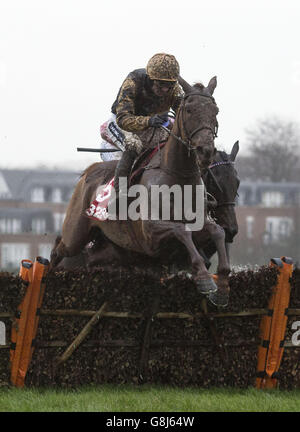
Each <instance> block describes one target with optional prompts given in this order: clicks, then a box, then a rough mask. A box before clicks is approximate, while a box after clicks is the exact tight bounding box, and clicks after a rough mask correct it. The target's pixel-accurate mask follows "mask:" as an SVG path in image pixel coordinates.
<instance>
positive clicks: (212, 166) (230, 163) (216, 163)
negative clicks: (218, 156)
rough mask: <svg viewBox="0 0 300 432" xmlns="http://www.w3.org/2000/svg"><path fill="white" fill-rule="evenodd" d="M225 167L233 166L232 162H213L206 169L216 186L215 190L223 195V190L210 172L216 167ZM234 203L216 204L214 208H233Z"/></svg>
mask: <svg viewBox="0 0 300 432" xmlns="http://www.w3.org/2000/svg"><path fill="white" fill-rule="evenodd" d="M225 165H234V162H233V161H229V160H227V161H220V162H213V163H212V164H211V165H209V167H208V168H207V172H208V173H209V175H210V176H211V178H212V179H213V181H214V183H215V185H216V186H217V188H218V189H219V191H220V192H221V193H223V189H222V187H221V186H220V184H219V182H218V180H217V179H216V177H215V175H214V174H213V172H212V171H211V170H212V169H213V168H215V167H218V166H225ZM235 204H236V203H235V201H224V202H220V203H219V202H217V205H216V207H215V208H219V207H228V206H235Z"/></svg>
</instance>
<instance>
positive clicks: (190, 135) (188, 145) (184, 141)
mask: <svg viewBox="0 0 300 432" xmlns="http://www.w3.org/2000/svg"><path fill="white" fill-rule="evenodd" d="M190 96H201V97H206V98H209V99H211V100H212V101H213V102H214V104H215V105H216V103H215V99H214V98H213V97H212V96H210V95H206V94H203V93H201V92H199V91H192V92H189V93H187V94H186V95H185V96H184V98H183V103H182V104H181V106H180V108H179V112H178V117H179V116H180V115H181V117H182V129H183V132H184V135H185V137H186V139H182V138H181V137H179V136H177V135H175V134H174V133H173V132H172V131H170V130H169V129H168V128H166V127H164V126H162V128H163V129H164V130H166V131H167V132H168V133H169V134H170V135H171V136H172V137H174V138H175V139H176V140H177V141H179V142H180V143H181V144H183V145H184V146H185V147H186V148H187V149H188V152H189V155H190V152H191V150H193V151H196V150H197V148H195V147H193V146H192V144H191V142H192V139H193V137H194V136H195V135H196V133H198V132H200V131H201V130H204V129H208V130H210V131H211V132H212V134H213V137H214V138H216V137H217V136H218V135H217V133H218V122H217V123H216V126H215V128H214V129H213V128H211V127H210V126H200V127H198V128H196V129H194V130H193V131H192V132H190V133H189V132H188V131H187V130H186V127H185V121H186V119H185V116H184V113H185V110H184V108H185V102H186V100H187V99H188V98H189V97H190Z"/></svg>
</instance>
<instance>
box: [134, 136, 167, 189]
mask: <svg viewBox="0 0 300 432" xmlns="http://www.w3.org/2000/svg"><path fill="white" fill-rule="evenodd" d="M166 142H167V141H162V142H160V143H159V144H158V145H157V146H155V147H154V148H153V147H152V148H147V149H146V150H144V151H143V152H142V153H141V154H140V155H139V156H138V157H137V158H136V159H135V161H134V163H133V166H132V169H131V174H130V178H129V186H131V185H133V184H136V183H137V182H138V180H139V178H140V177H141V175H142V174H143V172H144V171H145V170H146V169H150V168H159V163H158V164H157V165H150V161H151V159H152V158H153V157H154V156H155V155H156V153H157V152H159V151H160V150H161V149H162V148H163V147H164V146H165V144H166Z"/></svg>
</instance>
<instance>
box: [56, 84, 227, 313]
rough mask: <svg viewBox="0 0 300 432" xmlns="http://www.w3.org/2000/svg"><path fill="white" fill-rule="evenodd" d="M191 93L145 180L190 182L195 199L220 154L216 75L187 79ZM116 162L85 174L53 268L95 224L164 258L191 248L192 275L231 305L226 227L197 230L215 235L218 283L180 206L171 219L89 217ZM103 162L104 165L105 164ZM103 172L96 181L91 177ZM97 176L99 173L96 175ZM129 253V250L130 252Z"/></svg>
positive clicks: (202, 239)
mask: <svg viewBox="0 0 300 432" xmlns="http://www.w3.org/2000/svg"><path fill="white" fill-rule="evenodd" d="M180 83H181V85H182V87H183V89H184V91H185V96H184V99H183V101H182V104H181V106H180V108H179V109H178V112H177V115H176V118H175V122H174V125H173V128H172V133H171V135H170V137H169V139H168V140H167V143H166V144H165V146H164V147H163V148H162V149H161V151H160V152H157V153H156V155H155V156H154V157H153V159H152V161H151V165H153V168H152V169H151V168H150V169H147V170H145V171H144V172H143V174H142V176H141V178H140V182H139V183H140V184H141V185H143V186H144V187H145V188H146V189H147V191H148V192H149V197H150V196H151V186H152V185H158V186H161V185H167V186H168V187H169V188H171V187H172V186H173V185H179V186H180V187H181V188H182V190H184V186H185V185H190V186H191V187H192V191H193V202H195V194H196V186H197V185H202V184H203V183H202V179H201V169H205V168H207V167H208V166H209V165H210V164H211V162H212V160H213V157H214V155H215V152H216V150H215V147H214V138H215V132H216V128H217V119H216V116H217V113H218V108H217V105H216V103H215V100H214V98H213V96H212V95H213V92H214V89H215V87H216V78H213V79H211V80H210V82H209V84H208V86H207V87H203V86H201V85H200V86H199V85H197V84H196V85H195V86H190V85H189V84H187V83H186V82H185V81H183V80H181V82H180ZM114 162H115V161H112V162H102V163H100V164H93V165H92V166H91V167H89V168H88V169H86V170H85V171H84V173H83V175H82V176H81V178H80V180H79V182H78V184H77V186H76V188H75V190H74V193H73V195H72V198H71V201H70V203H69V206H68V209H67V213H66V218H65V221H64V224H63V229H62V238H61V240H60V242H59V243H58V245H57V246H56V247H55V248H54V250H53V251H52V254H51V267H55V266H56V265H58V263H59V262H60V261H61V260H62V259H63V258H64V257H72V256H75V255H78V254H79V253H80V252H81V251H82V250H83V249H84V248H85V246H86V245H87V243H88V242H89V241H90V240H91V232H92V231H93V230H94V229H95V227H98V228H100V230H101V232H102V234H103V235H104V236H105V237H106V238H107V239H108V240H109V241H111V242H112V243H114V244H115V245H117V246H118V247H120V248H121V249H125V250H130V251H134V252H137V253H139V254H144V255H147V256H149V257H159V256H162V257H163V256H164V255H165V254H168V253H170V250H172V248H174V247H178V246H179V245H182V246H184V247H185V248H186V250H187V253H188V255H189V258H190V262H191V264H192V279H193V281H194V283H195V286H196V287H197V290H198V292H199V293H201V294H206V295H210V294H212V293H214V304H216V305H219V306H225V305H226V304H227V301H228V286H227V285H226V282H224V281H226V280H227V276H228V274H229V272H230V267H229V263H228V259H227V255H226V249H225V233H224V230H223V229H222V228H221V227H220V226H219V225H217V224H216V223H214V222H213V221H212V220H209V219H208V218H207V214H206V211H205V220H204V226H203V228H202V229H201V230H200V231H198V232H197V243H198V244H200V245H201V244H202V243H203V244H206V243H207V241H208V240H209V239H211V240H212V241H213V242H214V243H215V246H216V249H217V253H218V269H217V273H218V276H219V279H218V280H219V281H221V282H220V284H219V282H218V287H219V289H218V287H217V286H216V284H215V282H214V281H213V279H212V277H211V276H210V274H209V273H208V271H207V268H206V266H205V262H204V259H203V257H202V256H201V254H200V253H199V252H198V250H197V247H196V246H195V244H194V241H193V232H192V231H190V230H187V229H186V222H187V221H186V220H185V219H182V220H180V221H175V220H174V207H173V206H172V203H170V204H171V215H172V217H171V218H170V220H162V219H159V220H151V218H150V219H147V220H143V219H139V220H130V219H128V220H106V221H103V222H100V221H96V220H93V219H89V218H87V217H86V215H85V214H84V212H85V210H86V209H87V208H88V207H89V205H90V203H91V202H92V201H93V200H94V199H95V197H96V189H97V186H99V185H101V184H105V183H106V182H107V181H108V180H109V179H110V178H109V177H108V173H111V169H112V165H114ZM99 165H101V166H100V167H99ZM95 171H96V172H97V177H96V180H94V181H90V180H89V179H90V178H91V177H93V175H92V174H93V173H95ZM94 178H95V176H94ZM125 253H126V252H125Z"/></svg>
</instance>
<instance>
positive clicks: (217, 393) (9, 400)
mask: <svg viewBox="0 0 300 432" xmlns="http://www.w3.org/2000/svg"><path fill="white" fill-rule="evenodd" d="M39 411H42V412H45V411H51V412H61V411H63V412H71V411H73V412H105V411H113V412H129V411H132V412H151V411H152V412H176V411H177V412H178V411H179V412H180V411H184V412H189V411H190V412H191V411H196V412H200V411H204V412H208V411H220V412H225V411H229V412H234V411H248V412H249V411H250V412H270V411H276V412H279V411H300V390H294V391H290V392H289V391H280V390H268V391H265V390H256V389H254V388H249V389H248V390H237V389H210V390H204V389H195V388H187V389H178V388H171V387H158V386H143V387H133V386H114V385H105V386H97V387H91V386H89V387H82V388H80V389H78V390H59V389H56V390H54V389H53V390H51V389H15V388H2V389H0V412H39Z"/></svg>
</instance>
